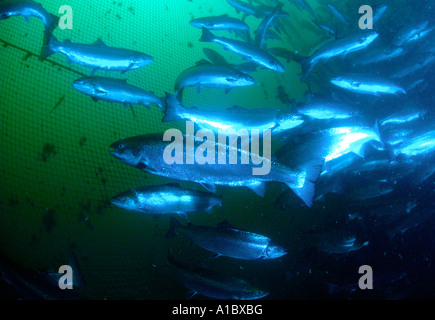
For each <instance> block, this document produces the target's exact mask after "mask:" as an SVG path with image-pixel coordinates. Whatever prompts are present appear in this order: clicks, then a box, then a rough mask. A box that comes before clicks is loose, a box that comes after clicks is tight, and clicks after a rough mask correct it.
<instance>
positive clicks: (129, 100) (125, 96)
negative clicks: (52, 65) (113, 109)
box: [73, 77, 164, 109]
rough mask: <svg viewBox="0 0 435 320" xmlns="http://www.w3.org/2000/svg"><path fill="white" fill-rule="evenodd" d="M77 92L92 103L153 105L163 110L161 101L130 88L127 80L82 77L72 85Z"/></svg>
mask: <svg viewBox="0 0 435 320" xmlns="http://www.w3.org/2000/svg"><path fill="white" fill-rule="evenodd" d="M73 87H74V88H75V89H77V90H78V91H80V92H82V93H84V94H86V95H89V96H91V97H92V99H94V101H98V100H103V101H108V102H116V103H121V104H122V105H124V106H129V105H130V106H131V105H143V106H145V107H148V106H149V105H150V104H155V105H157V106H159V107H160V108H161V109H163V104H164V102H163V100H162V99H161V98H159V97H157V96H156V95H154V94H153V93H151V92H148V91H145V90H143V89H141V88H138V87H135V86H132V85H130V84H128V83H127V80H122V79H114V78H107V77H83V78H80V79H78V80H76V81H74V83H73Z"/></svg>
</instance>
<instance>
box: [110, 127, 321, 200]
mask: <svg viewBox="0 0 435 320" xmlns="http://www.w3.org/2000/svg"><path fill="white" fill-rule="evenodd" d="M185 139H186V143H189V144H190V143H191V142H192V143H195V145H196V146H198V145H200V143H199V142H198V141H196V142H195V137H194V136H193V135H190V134H185V135H183V142H184V140H185ZM187 140H189V142H187ZM190 141H191V142H190ZM206 143H209V144H208V147H210V143H212V146H213V147H214V151H215V154H214V156H215V157H214V159H217V158H218V157H221V156H220V155H219V151H218V149H219V150H220V149H222V148H226V149H228V154H231V153H233V154H234V153H235V154H237V157H239V156H240V154H239V152H240V148H239V147H235V146H234V147H232V146H224V145H222V144H219V143H217V142H213V141H207V142H206ZM168 145H169V144H168V142H165V141H164V140H163V134H146V135H140V136H135V137H130V138H125V139H121V140H119V141H117V142H115V143H113V144H112V145H111V149H112V150H110V154H112V155H113V156H114V157H115V158H117V159H118V160H120V161H122V162H124V163H126V164H127V165H130V166H133V167H136V168H138V169H140V170H143V171H145V172H148V173H151V174H154V175H157V176H162V177H166V178H170V179H175V180H181V181H191V182H196V183H200V184H201V185H203V186H204V187H206V189H208V190H214V189H215V188H216V186H217V185H221V186H229V187H242V186H245V187H248V188H250V189H251V190H253V191H254V192H255V193H257V194H258V195H260V196H264V193H265V182H268V181H276V182H282V183H284V184H286V185H287V186H288V187H289V188H291V189H292V190H293V192H295V193H296V194H297V195H298V197H299V198H301V199H302V200H303V201H304V203H305V204H306V205H307V206H309V207H311V206H312V204H313V198H314V193H315V184H316V181H317V179H318V178H319V176H320V173H321V171H322V166H323V163H324V159H322V158H320V159H319V158H314V159H310V160H309V161H307V162H304V163H300V164H298V165H295V167H294V168H290V167H287V166H285V165H282V164H281V163H279V162H277V161H272V160H268V159H266V158H264V157H263V160H264V162H263V166H267V168H268V169H270V170H269V172H268V174H263V175H253V169H255V168H256V167H257V166H256V165H254V164H253V163H252V161H249V162H250V163H249V164H242V162H241V161H239V160H236V163H235V164H231V163H229V162H227V161H225V163H222V162H221V163H214V164H212V163H207V162H206V163H204V164H199V163H197V162H194V163H193V164H189V165H185V164H184V161H183V162H182V163H178V164H177V163H173V164H167V163H166V162H165V160H164V157H163V154H164V152H165V150H166V148H167V147H168ZM194 147H195V146H194ZM186 149H187V148H182V150H183V159H186V157H187V154H186ZM207 153H208V152H207ZM243 156H244V157H245V156H246V157H249V159H252V156H253V154H251V153H250V152H246V151H243ZM189 157H190V155H189ZM257 169H259V170H262V169H264V168H262V169H260V168H257Z"/></svg>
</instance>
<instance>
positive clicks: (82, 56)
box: [41, 36, 153, 73]
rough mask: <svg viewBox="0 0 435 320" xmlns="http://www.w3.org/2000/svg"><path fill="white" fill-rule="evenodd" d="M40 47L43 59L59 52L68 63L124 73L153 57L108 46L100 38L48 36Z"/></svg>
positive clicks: (146, 62) (150, 60) (148, 62)
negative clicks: (73, 39) (81, 39)
mask: <svg viewBox="0 0 435 320" xmlns="http://www.w3.org/2000/svg"><path fill="white" fill-rule="evenodd" d="M46 42H47V43H45V44H44V46H43V48H42V53H41V57H42V58H43V59H45V58H47V57H49V56H50V55H52V54H54V53H56V52H59V53H62V54H64V55H65V56H67V57H68V60H69V62H70V63H78V64H80V65H82V66H85V67H89V68H92V69H93V70H94V72H95V71H96V70H106V71H121V72H122V73H125V72H127V71H130V70H134V69H138V68H141V67H143V66H146V65H148V64H150V63H151V62H152V61H153V58H152V57H150V56H149V55H146V54H144V53H140V52H137V51H133V50H128V49H121V48H113V47H109V46H107V45H106V44H104V42H103V41H102V40H98V41H97V42H95V43H94V44H81V43H72V42H71V41H68V40H67V41H64V42H60V41H58V40H56V39H55V38H54V37H53V36H50V37H49V38H48V39H47V41H46Z"/></svg>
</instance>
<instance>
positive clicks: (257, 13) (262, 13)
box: [227, 0, 274, 19]
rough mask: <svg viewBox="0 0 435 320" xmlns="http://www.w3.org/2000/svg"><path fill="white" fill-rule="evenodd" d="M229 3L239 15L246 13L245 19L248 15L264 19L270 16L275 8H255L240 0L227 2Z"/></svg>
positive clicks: (263, 6)
mask: <svg viewBox="0 0 435 320" xmlns="http://www.w3.org/2000/svg"><path fill="white" fill-rule="evenodd" d="M227 3H228V4H229V5H231V6H232V7H233V8H234V9H235V10H236V12H237V13H241V12H243V13H244V17H243V19H244V18H246V16H248V15H252V16H254V17H256V18H260V19H263V18H264V17H266V16H267V15H268V14H270V13H271V12H272V11H273V10H274V8H273V7H270V6H266V5H258V6H253V5H252V4H249V3H246V2H244V1H240V0H227Z"/></svg>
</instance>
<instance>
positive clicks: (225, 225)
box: [218, 220, 236, 229]
mask: <svg viewBox="0 0 435 320" xmlns="http://www.w3.org/2000/svg"><path fill="white" fill-rule="evenodd" d="M218 227H219V228H224V229H236V227H235V226H233V225H232V224H231V223H229V222H228V221H227V220H224V221H222V222H220V223H218Z"/></svg>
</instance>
